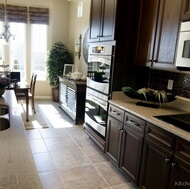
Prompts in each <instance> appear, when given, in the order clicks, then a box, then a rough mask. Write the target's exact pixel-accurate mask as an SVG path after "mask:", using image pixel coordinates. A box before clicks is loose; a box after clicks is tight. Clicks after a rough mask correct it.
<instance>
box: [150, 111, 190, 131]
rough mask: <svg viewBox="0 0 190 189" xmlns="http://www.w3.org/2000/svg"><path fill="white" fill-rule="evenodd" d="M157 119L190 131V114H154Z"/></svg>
mask: <svg viewBox="0 0 190 189" xmlns="http://www.w3.org/2000/svg"><path fill="white" fill-rule="evenodd" d="M153 117H154V118H156V119H159V120H161V121H164V122H167V123H169V124H172V125H174V126H176V127H178V128H180V129H183V130H185V131H189V132H190V114H189V113H188V114H177V115H161V116H153Z"/></svg>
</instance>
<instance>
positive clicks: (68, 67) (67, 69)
mask: <svg viewBox="0 0 190 189" xmlns="http://www.w3.org/2000/svg"><path fill="white" fill-rule="evenodd" d="M73 71H74V65H73V64H65V65H64V69H63V76H67V74H69V73H73Z"/></svg>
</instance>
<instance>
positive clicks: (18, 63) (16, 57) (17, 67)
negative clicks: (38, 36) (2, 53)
mask: <svg viewBox="0 0 190 189" xmlns="http://www.w3.org/2000/svg"><path fill="white" fill-rule="evenodd" d="M9 25H10V32H11V34H14V35H15V39H13V38H12V37H11V38H10V39H9V44H8V49H9V50H8V51H9V54H8V55H9V57H8V59H9V69H10V70H12V71H20V72H21V79H22V80H23V79H25V78H26V24H24V23H15V22H11V23H10V24H9ZM6 56H7V54H6Z"/></svg>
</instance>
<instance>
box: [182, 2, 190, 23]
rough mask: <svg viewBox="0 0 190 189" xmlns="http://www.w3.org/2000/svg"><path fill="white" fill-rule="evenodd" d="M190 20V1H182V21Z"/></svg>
mask: <svg viewBox="0 0 190 189" xmlns="http://www.w3.org/2000/svg"><path fill="white" fill-rule="evenodd" d="M189 20H190V0H182V7H181V21H189Z"/></svg>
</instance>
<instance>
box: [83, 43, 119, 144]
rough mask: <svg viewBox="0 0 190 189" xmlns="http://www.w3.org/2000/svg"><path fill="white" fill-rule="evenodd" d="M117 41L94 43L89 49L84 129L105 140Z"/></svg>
mask: <svg viewBox="0 0 190 189" xmlns="http://www.w3.org/2000/svg"><path fill="white" fill-rule="evenodd" d="M114 47H115V42H107V43H101V44H100V43H93V44H90V45H89V51H88V73H87V89H86V103H85V122H84V129H86V130H88V131H89V132H91V131H92V132H93V133H95V134H96V135H97V136H98V137H100V138H101V139H103V140H105V137H106V122H107V109H108V100H109V98H110V79H111V75H112V64H113V61H114V49H115V48H114Z"/></svg>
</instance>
